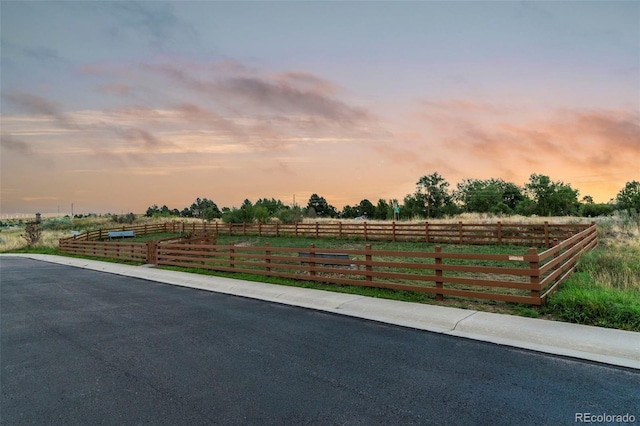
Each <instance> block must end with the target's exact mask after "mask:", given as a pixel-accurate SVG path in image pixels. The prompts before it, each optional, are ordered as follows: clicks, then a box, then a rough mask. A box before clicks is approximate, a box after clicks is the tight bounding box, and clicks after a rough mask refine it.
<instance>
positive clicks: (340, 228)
mask: <svg viewBox="0 0 640 426" xmlns="http://www.w3.org/2000/svg"><path fill="white" fill-rule="evenodd" d="M338 238H342V222H338Z"/></svg>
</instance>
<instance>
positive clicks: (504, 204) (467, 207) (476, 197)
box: [455, 179, 524, 214]
mask: <svg viewBox="0 0 640 426" xmlns="http://www.w3.org/2000/svg"><path fill="white" fill-rule="evenodd" d="M457 188H458V189H457V191H456V193H455V197H456V199H458V201H459V202H460V203H461V204H462V208H463V210H464V211H467V212H477V213H495V214H503V213H506V214H508V213H512V212H513V210H515V208H516V205H517V204H518V202H520V201H522V200H523V199H524V197H523V195H522V192H521V190H520V188H519V187H518V186H517V185H515V184H513V183H511V182H505V181H504V180H502V179H488V180H478V179H465V180H463V181H462V182H460V183H459V184H458V185H457Z"/></svg>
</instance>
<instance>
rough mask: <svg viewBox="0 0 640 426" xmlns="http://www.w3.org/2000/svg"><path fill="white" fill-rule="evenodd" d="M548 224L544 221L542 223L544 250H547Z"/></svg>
mask: <svg viewBox="0 0 640 426" xmlns="http://www.w3.org/2000/svg"><path fill="white" fill-rule="evenodd" d="M549 243H550V241H549V222H547V221H546V220H545V221H544V246H545V247H546V248H549V247H550V246H549Z"/></svg>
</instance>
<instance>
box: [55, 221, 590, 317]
mask: <svg viewBox="0 0 640 426" xmlns="http://www.w3.org/2000/svg"><path fill="white" fill-rule="evenodd" d="M196 225H199V226H196ZM335 225H339V224H335ZM350 225H351V224H350ZM363 225H364V224H363ZM426 225H427V226H426V227H424V228H422V230H423V231H424V230H425V229H428V230H429V231H430V232H431V231H433V233H430V234H429V236H428V238H431V239H430V240H429V241H431V242H433V241H434V240H437V238H445V239H447V240H449V239H452V240H453V242H454V243H460V241H463V244H473V243H478V241H484V240H481V239H479V238H478V234H476V235H475V236H473V239H472V240H471V241H473V243H470V242H469V240H466V239H465V238H471V237H470V235H472V234H470V233H469V232H467V233H465V230H467V231H468V230H476V231H477V230H482V232H485V233H486V232H490V233H492V235H493V236H492V237H487V239H486V241H487V242H485V243H484V244H492V243H493V244H496V242H497V241H504V242H505V244H506V242H507V241H508V244H515V243H514V240H513V239H509V235H511V236H513V237H515V234H510V233H511V232H515V231H513V230H514V229H520V232H524V233H529V234H530V235H525V236H522V235H521V236H520V238H521V240H522V241H524V239H525V238H530V239H529V240H528V241H537V242H539V243H540V245H547V241H548V246H549V248H548V249H546V250H545V251H543V252H542V253H539V252H538V248H535V247H532V248H529V249H528V251H524V252H521V253H515V254H474V253H459V252H455V253H448V252H446V251H443V250H442V248H441V247H436V248H435V251H433V252H422V251H420V252H418V251H392V250H374V249H373V248H372V246H371V245H370V244H367V246H366V248H365V249H360V250H347V249H327V248H322V249H320V248H316V247H315V246H314V245H313V244H312V245H311V246H310V247H300V248H292V247H275V246H271V245H269V244H267V245H265V246H261V247H257V246H237V245H219V244H216V236H215V235H211V234H207V233H206V232H216V231H215V229H216V228H215V226H213V225H210V226H207V224H194V225H189V226H185V224H184V223H181V222H177V223H176V222H174V223H168V224H164V225H155V226H156V228H155V229H156V230H155V232H156V233H157V232H175V233H180V235H182V234H185V237H170V238H165V239H163V240H160V241H149V242H146V243H140V242H139V243H136V242H125V241H122V242H116V241H91V240H87V239H86V238H87V236H88V237H89V238H91V237H93V236H95V235H98V237H97V238H99V236H103V238H106V235H107V230H102V231H100V232H98V233H97V234H96V231H92V233H88V234H87V236H80V238H78V237H76V238H67V239H63V240H60V249H61V250H62V251H65V252H69V253H72V254H80V255H86V256H95V257H112V258H116V259H123V260H133V261H140V262H147V263H153V264H157V265H164V266H179V267H187V268H198V269H207V270H213V271H221V272H236V273H248V274H254V275H263V276H271V277H281V278H290V279H296V280H303V281H314V282H322V283H330V284H337V285H358V286H366V287H377V288H388V289H394V290H405V291H414V292H422V293H431V294H435V295H436V299H438V300H439V299H442V298H443V297H445V296H457V297H466V298H478V299H490V300H499V301H506V302H516V303H524V304H529V305H532V306H534V307H535V306H540V305H541V304H543V303H544V302H545V301H546V300H547V298H548V296H549V295H550V294H551V293H553V292H554V291H555V290H557V288H558V287H559V285H560V284H561V283H562V282H563V281H564V280H565V279H567V277H568V276H569V275H570V274H571V272H573V271H574V269H575V267H576V264H577V262H578V259H579V258H580V256H581V255H582V254H583V253H585V252H586V251H588V250H591V249H592V248H594V247H596V246H597V244H598V240H597V230H596V226H595V224H591V225H588V226H585V225H581V228H582V229H579V228H577V225H550V224H547V223H545V224H544V225H509V226H508V227H507V226H506V225H503V226H505V228H503V227H502V226H498V225H499V224H493V225H472V226H460V225H459V224H457V225H456V224H449V225H447V226H449V228H446V227H445V228H440V229H439V230H438V231H435V230H434V229H430V228H429V226H428V223H427V224H426ZM453 225H455V226H457V228H456V229H457V232H458V234H457V236H454V235H452V234H451V232H453V231H452V230H451V229H452V228H451V226H453ZM463 225H464V224H463ZM263 226H264V228H263ZM280 226H281V227H284V225H280ZM393 226H398V224H392V229H393ZM423 226H424V225H423ZM491 226H493V228H491ZM117 229H118V230H120V229H122V227H121V228H117ZM126 229H127V230H129V229H131V228H126ZM227 229H230V231H229V232H230V233H231V235H238V233H239V234H240V235H250V234H251V233H252V232H255V231H256V229H257V232H258V235H269V234H268V232H277V233H278V235H279V236H282V235H287V234H286V233H283V232H281V231H282V228H280V227H276V228H275V229H274V228H269V227H268V226H267V225H262V226H260V225H251V226H249V225H246V224H245V225H242V228H240V226H237V225H230V226H229V225H224V227H223V226H220V227H219V228H218V232H220V233H221V234H224V233H225V232H224V231H225V230H227ZM239 229H242V231H239ZM285 229H288V228H285ZM293 229H294V232H295V229H296V228H293ZM321 229H322V228H321V226H320V225H319V224H305V226H304V227H298V228H297V232H298V233H299V234H298V235H305V234H303V233H302V230H305V232H311V233H312V234H311V235H315V236H318V235H324V236H330V235H331V236H333V237H336V235H333V234H330V233H329V231H328V229H331V228H328V227H326V226H325V227H324V231H325V233H324V234H321ZM337 229H338V230H339V231H341V232H343V234H342V237H343V238H346V237H349V236H352V237H357V235H362V234H357V235H356V234H355V231H354V232H353V233H352V234H349V233H347V231H346V230H347V229H349V228H346V227H344V228H343V227H341V226H338V228H337ZM353 229H355V228H353ZM374 229H376V228H374ZM385 229H386V228H385ZM487 229H488V230H489V231H487ZM234 230H235V231H237V232H238V233H234ZM370 230H371V229H370V228H367V227H366V226H362V225H361V228H360V231H365V234H363V235H364V238H369V237H370V236H371V235H381V234H380V232H378V234H376V233H375V232H374V233H373V234H368V232H369V231H370ZM387 230H388V229H387ZM205 231H206V232H205ZM378 231H380V230H378ZM144 232H148V233H153V232H151V231H150V228H146V230H145V231H144ZM496 232H497V234H496ZM391 235H392V236H393V235H394V234H391ZM395 235H396V238H397V237H398V236H399V235H400V233H396V234H395ZM407 235H408V234H407ZM487 235H488V234H487ZM414 236H415V235H414ZM339 237H340V234H339V235H338V238H339ZM551 237H553V238H551ZM492 238H493V239H492Z"/></svg>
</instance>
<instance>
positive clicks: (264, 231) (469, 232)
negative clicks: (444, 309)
mask: <svg viewBox="0 0 640 426" xmlns="http://www.w3.org/2000/svg"><path fill="white" fill-rule="evenodd" d="M591 225H592V224H577V223H576V224H550V223H548V222H544V223H543V224H507V223H504V224H503V223H501V222H497V223H491V224H477V223H463V222H457V223H429V222H424V223H396V222H391V223H368V222H357V223H354V222H349V223H343V222H338V223H319V222H316V223H295V224H281V223H268V224H260V223H251V224H249V223H226V224H225V223H220V222H213V223H207V222H201V223H196V222H192V223H184V222H166V223H162V224H153V225H137V226H120V227H117V228H110V229H99V230H94V231H88V232H84V233H82V234H79V235H77V236H75V237H70V238H68V239H75V240H85V241H91V240H100V239H105V238H108V233H109V231H125V230H126V231H134V232H135V233H136V235H147V234H153V233H158V232H173V233H180V234H183V233H189V234H207V233H215V234H217V235H229V236H240V235H243V236H245V235H258V236H265V237H268V236H274V237H281V236H294V237H312V238H354V239H362V240H364V241H424V242H427V243H436V244H437V243H442V244H474V245H475V244H480V245H489V244H490V245H524V246H530V247H546V248H550V247H551V246H552V244H553V241H554V239H558V240H565V239H567V238H569V237H570V236H572V235H574V234H577V233H579V232H581V231H584V230H585V229H587V228H589V227H590V226H591Z"/></svg>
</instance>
